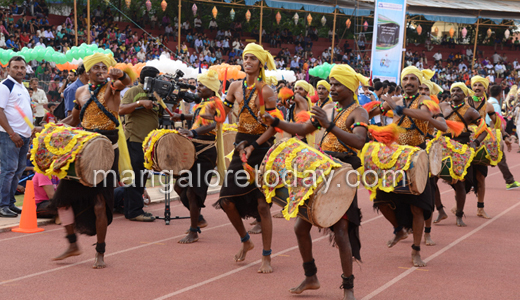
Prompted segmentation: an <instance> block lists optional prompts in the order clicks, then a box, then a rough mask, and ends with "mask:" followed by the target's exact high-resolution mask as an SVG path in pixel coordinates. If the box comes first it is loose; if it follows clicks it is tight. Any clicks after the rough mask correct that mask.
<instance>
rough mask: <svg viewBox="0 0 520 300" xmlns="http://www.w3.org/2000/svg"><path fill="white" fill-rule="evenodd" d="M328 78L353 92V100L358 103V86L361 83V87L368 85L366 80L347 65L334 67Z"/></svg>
mask: <svg viewBox="0 0 520 300" xmlns="http://www.w3.org/2000/svg"><path fill="white" fill-rule="evenodd" d="M329 78H334V79H336V80H337V81H339V82H340V83H341V84H342V85H344V86H346V87H347V88H348V89H349V90H351V91H352V92H354V100H356V102H358V100H357V95H356V91H357V89H358V88H359V84H360V83H361V84H362V85H363V86H367V85H368V78H366V77H365V76H363V75H361V74H359V73H356V71H354V69H352V67H350V66H349V65H335V66H334V67H333V68H332V70H330V74H329Z"/></svg>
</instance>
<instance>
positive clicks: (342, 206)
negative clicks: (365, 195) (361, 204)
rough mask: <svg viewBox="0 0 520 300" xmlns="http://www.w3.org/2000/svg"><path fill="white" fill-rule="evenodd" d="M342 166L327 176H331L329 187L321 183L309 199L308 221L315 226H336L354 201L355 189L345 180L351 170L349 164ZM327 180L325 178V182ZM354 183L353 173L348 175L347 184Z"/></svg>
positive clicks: (355, 179)
mask: <svg viewBox="0 0 520 300" xmlns="http://www.w3.org/2000/svg"><path fill="white" fill-rule="evenodd" d="M342 165H343V167H342V168H339V169H335V170H333V171H331V173H330V174H329V176H333V177H332V179H331V180H330V185H329V186H327V184H326V183H325V182H322V183H321V184H320V186H318V188H317V189H316V190H315V191H314V196H313V197H311V199H309V202H308V205H309V210H308V214H309V219H310V220H311V223H312V224H314V225H316V226H319V227H322V228H328V227H330V226H332V225H334V224H336V223H337V222H338V221H339V220H340V219H341V218H342V217H343V216H344V215H345V213H346V212H347V210H348V209H349V207H350V205H351V204H352V201H354V197H355V196H356V187H354V186H350V185H349V184H348V183H347V179H346V178H347V173H348V172H349V171H350V170H353V169H352V166H351V165H350V164H342ZM332 172H334V173H332ZM329 178H330V177H328V176H327V180H328V179H329ZM356 181H357V178H356V176H355V173H354V174H350V176H349V182H350V183H351V184H352V185H354V184H355V183H356ZM327 188H328V189H327ZM325 190H326V192H325Z"/></svg>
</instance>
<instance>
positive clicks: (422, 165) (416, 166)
mask: <svg viewBox="0 0 520 300" xmlns="http://www.w3.org/2000/svg"><path fill="white" fill-rule="evenodd" d="M412 162H413V168H410V169H409V172H407V174H408V175H409V177H410V178H407V179H408V181H410V191H411V192H412V193H413V194H415V195H420V194H422V193H423V192H424V188H425V187H426V181H427V180H428V177H429V176H428V154H426V151H424V150H420V151H417V152H416V153H415V154H414V155H413V157H412Z"/></svg>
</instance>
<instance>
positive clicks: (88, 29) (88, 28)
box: [87, 0, 90, 45]
mask: <svg viewBox="0 0 520 300" xmlns="http://www.w3.org/2000/svg"><path fill="white" fill-rule="evenodd" d="M87 44H89V45H90V0H87Z"/></svg>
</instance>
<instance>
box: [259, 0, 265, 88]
mask: <svg viewBox="0 0 520 300" xmlns="http://www.w3.org/2000/svg"><path fill="white" fill-rule="evenodd" d="M263 19H264V0H262V1H260V31H259V32H258V35H259V38H258V40H259V41H258V44H259V45H262V32H263V29H262V21H263ZM262 79H263V78H262Z"/></svg>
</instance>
